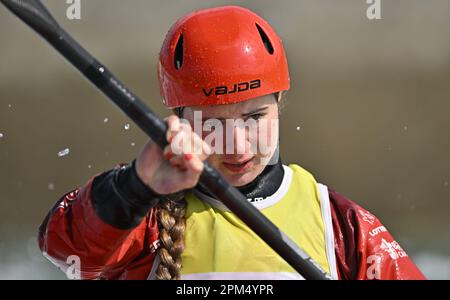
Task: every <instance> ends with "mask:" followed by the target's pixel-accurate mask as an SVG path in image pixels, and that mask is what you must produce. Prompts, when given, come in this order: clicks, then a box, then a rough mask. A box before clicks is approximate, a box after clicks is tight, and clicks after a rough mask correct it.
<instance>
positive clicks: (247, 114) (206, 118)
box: [202, 105, 269, 122]
mask: <svg viewBox="0 0 450 300" xmlns="http://www.w3.org/2000/svg"><path fill="white" fill-rule="evenodd" d="M268 107H269V106H267V105H266V106H263V107H260V108H257V109H255V110H252V111H250V112H248V113H245V114H242V115H241V116H242V117H248V116H251V115H254V114H256V113H260V112H262V111H264V110H266V109H267V108H268ZM209 119H217V120H219V121H225V120H226V119H225V118H220V117H215V118H208V117H203V118H202V122H204V121H205V120H209Z"/></svg>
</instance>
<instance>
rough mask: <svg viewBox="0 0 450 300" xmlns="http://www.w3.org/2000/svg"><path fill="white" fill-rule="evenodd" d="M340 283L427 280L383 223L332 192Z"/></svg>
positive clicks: (330, 194) (331, 199) (330, 191)
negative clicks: (343, 281)
mask: <svg viewBox="0 0 450 300" xmlns="http://www.w3.org/2000/svg"><path fill="white" fill-rule="evenodd" d="M329 197H330V202H331V205H332V209H331V214H332V219H333V230H334V240H335V249H336V250H335V252H336V260H337V268H338V273H339V274H338V275H339V278H340V279H361V280H364V279H379V280H402V279H407V280H413V279H414V280H416V279H426V278H425V276H424V275H423V274H422V272H420V270H419V269H418V268H417V267H416V265H415V264H414V263H413V261H412V260H411V259H410V258H409V257H408V255H407V254H406V252H405V251H404V250H403V249H402V248H401V247H400V245H399V244H398V243H397V242H396V241H395V240H394V238H393V237H392V236H391V234H390V233H389V232H388V231H387V230H386V228H385V227H384V226H383V224H381V222H380V221H379V220H378V219H377V218H376V217H375V216H374V215H372V214H371V213H369V212H368V211H367V210H365V209H364V208H362V207H361V206H359V205H357V204H356V203H354V202H352V201H350V200H349V199H347V198H345V197H343V196H341V195H340V194H339V193H337V192H335V191H333V190H331V189H329Z"/></svg>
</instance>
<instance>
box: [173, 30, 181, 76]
mask: <svg viewBox="0 0 450 300" xmlns="http://www.w3.org/2000/svg"><path fill="white" fill-rule="evenodd" d="M174 64H175V69H177V70H179V69H181V66H182V65H183V35H180V37H179V38H178V42H177V47H176V48H175V57H174Z"/></svg>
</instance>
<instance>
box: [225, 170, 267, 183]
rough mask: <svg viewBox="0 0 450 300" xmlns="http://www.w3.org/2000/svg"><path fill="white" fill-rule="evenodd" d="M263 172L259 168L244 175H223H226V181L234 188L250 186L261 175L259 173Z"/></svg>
mask: <svg viewBox="0 0 450 300" xmlns="http://www.w3.org/2000/svg"><path fill="white" fill-rule="evenodd" d="M261 171H262V170H261ZM261 171H259V168H258V169H252V170H249V171H248V172H245V173H242V174H235V173H229V172H226V173H222V174H224V176H225V179H227V181H228V182H229V183H230V184H231V185H232V186H235V187H240V186H244V185H246V184H249V183H250V182H252V181H253V180H255V178H256V177H257V176H258V175H259V173H261Z"/></svg>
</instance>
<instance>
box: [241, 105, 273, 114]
mask: <svg viewBox="0 0 450 300" xmlns="http://www.w3.org/2000/svg"><path fill="white" fill-rule="evenodd" d="M268 107H269V106H267V105H266V106H263V107H260V108H257V109H255V110H252V111H250V112H248V113H245V114H242V116H243V117H248V116H251V115H253V114H256V113H259V112H262V111H264V110H266V109H267V108H268Z"/></svg>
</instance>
